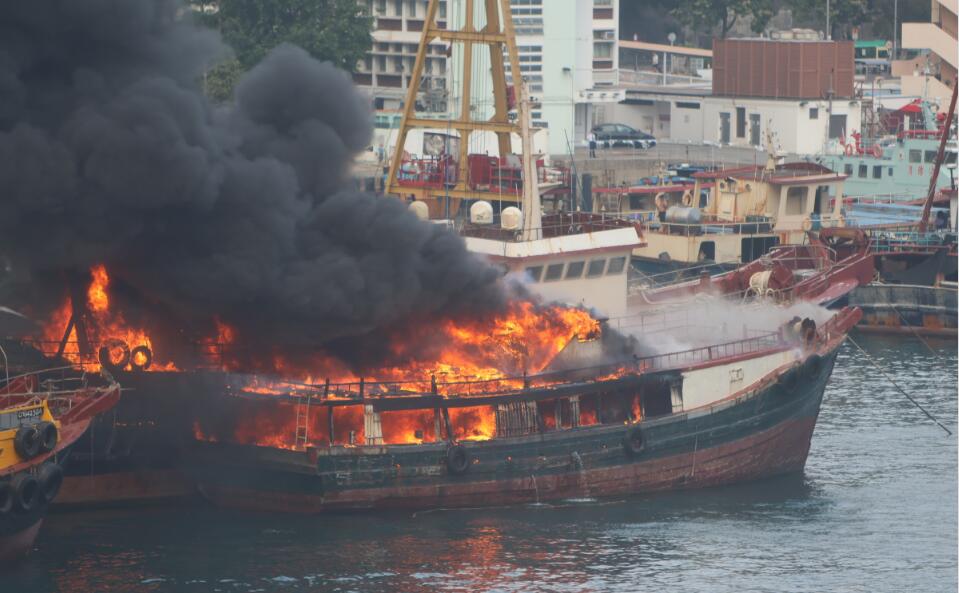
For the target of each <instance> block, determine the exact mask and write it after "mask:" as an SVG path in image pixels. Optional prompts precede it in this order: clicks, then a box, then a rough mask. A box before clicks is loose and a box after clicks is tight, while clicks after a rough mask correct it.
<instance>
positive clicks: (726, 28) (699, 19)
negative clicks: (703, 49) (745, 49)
mask: <svg viewBox="0 0 959 593" xmlns="http://www.w3.org/2000/svg"><path fill="white" fill-rule="evenodd" d="M660 4H661V5H662V6H663V7H664V8H666V9H668V10H669V14H670V15H672V16H673V18H675V19H676V20H677V21H679V22H680V23H682V24H683V25H686V26H687V27H690V28H691V29H693V30H696V31H711V30H713V28H717V29H718V33H719V37H721V38H725V37H726V35H728V34H729V32H730V31H731V30H732V28H733V26H735V25H736V22H737V21H738V20H739V19H740V18H742V17H746V16H749V17H752V23H751V27H752V29H753V31H756V32H759V31H762V30H763V29H764V28H765V27H766V24H767V23H769V19H771V18H772V16H773V1H772V0H678V1H673V0H660Z"/></svg>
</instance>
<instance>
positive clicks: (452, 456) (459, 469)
mask: <svg viewBox="0 0 959 593" xmlns="http://www.w3.org/2000/svg"><path fill="white" fill-rule="evenodd" d="M469 467H470V459H469V455H467V453H466V447H464V446H463V445H450V447H449V449H447V450H446V469H447V470H449V472H450V473H451V474H453V475H454V476H460V475H463V474H465V473H466V470H468V469H469Z"/></svg>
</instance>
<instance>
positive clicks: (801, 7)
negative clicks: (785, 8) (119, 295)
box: [792, 0, 905, 39]
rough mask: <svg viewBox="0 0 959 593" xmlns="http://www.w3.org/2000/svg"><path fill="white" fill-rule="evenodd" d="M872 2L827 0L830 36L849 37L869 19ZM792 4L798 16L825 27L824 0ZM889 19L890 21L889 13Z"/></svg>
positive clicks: (862, 0)
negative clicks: (854, 29) (854, 28)
mask: <svg viewBox="0 0 959 593" xmlns="http://www.w3.org/2000/svg"><path fill="white" fill-rule="evenodd" d="M874 3H875V1H874V0H829V28H830V29H832V31H831V33H832V38H833V39H850V38H851V36H852V28H853V27H861V26H862V25H863V24H865V23H868V22H869V21H870V20H871V18H872V17H873V15H872V6H871V5H872V4H874ZM902 4H905V2H903V3H902ZM792 6H793V10H794V11H795V14H796V16H797V17H798V18H800V19H801V20H806V21H808V22H811V23H816V24H817V25H818V26H817V28H819V29H823V30H825V29H826V0H795V1H794V2H793V5H792ZM889 20H890V21H892V14H891V13H890V14H889Z"/></svg>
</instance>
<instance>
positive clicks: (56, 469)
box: [37, 462, 63, 503]
mask: <svg viewBox="0 0 959 593" xmlns="http://www.w3.org/2000/svg"><path fill="white" fill-rule="evenodd" d="M37 480H39V482H40V493H41V494H42V495H43V500H45V501H46V502H48V503H49V502H53V499H54V498H56V497H57V494H58V493H59V492H60V486H62V485H63V469H62V468H61V467H60V466H59V465H57V464H56V463H49V462H48V463H44V464H43V465H41V466H40V471H39V472H37Z"/></svg>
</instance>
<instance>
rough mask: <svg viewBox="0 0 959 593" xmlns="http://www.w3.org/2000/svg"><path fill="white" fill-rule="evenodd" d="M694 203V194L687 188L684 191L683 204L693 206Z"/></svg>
mask: <svg viewBox="0 0 959 593" xmlns="http://www.w3.org/2000/svg"><path fill="white" fill-rule="evenodd" d="M692 205H693V194H692V193H691V192H690V191H689V190H687V191H685V192H683V206H686V207H687V208H688V207H689V206H692Z"/></svg>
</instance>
